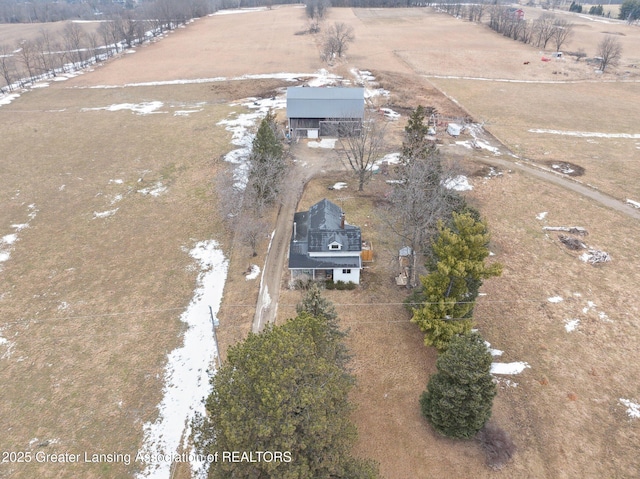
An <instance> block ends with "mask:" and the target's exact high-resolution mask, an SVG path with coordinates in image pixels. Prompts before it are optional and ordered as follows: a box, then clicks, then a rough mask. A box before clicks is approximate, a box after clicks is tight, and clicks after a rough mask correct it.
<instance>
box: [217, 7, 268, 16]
mask: <svg viewBox="0 0 640 479" xmlns="http://www.w3.org/2000/svg"><path fill="white" fill-rule="evenodd" d="M266 9H267V7H252V8H230V9H228V10H218V11H217V12H214V13H212V14H211V15H209V16H210V17H214V16H218V15H237V14H239V13H252V12H261V11H264V10H266Z"/></svg>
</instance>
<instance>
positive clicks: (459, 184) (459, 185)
mask: <svg viewBox="0 0 640 479" xmlns="http://www.w3.org/2000/svg"><path fill="white" fill-rule="evenodd" d="M444 187H445V188H446V189H448V190H455V191H468V190H472V189H473V186H471V185H470V184H469V179H468V178H467V177H466V176H464V175H458V176H455V177H453V178H449V179H447V180H444Z"/></svg>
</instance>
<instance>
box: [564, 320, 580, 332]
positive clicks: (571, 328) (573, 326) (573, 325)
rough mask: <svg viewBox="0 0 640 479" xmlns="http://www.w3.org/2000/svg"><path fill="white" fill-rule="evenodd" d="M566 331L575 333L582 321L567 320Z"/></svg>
mask: <svg viewBox="0 0 640 479" xmlns="http://www.w3.org/2000/svg"><path fill="white" fill-rule="evenodd" d="M564 323H565V324H564V329H566V330H567V333H570V332H571V331H575V330H576V329H577V328H578V324H580V320H579V319H567V320H566V321H565V322H564Z"/></svg>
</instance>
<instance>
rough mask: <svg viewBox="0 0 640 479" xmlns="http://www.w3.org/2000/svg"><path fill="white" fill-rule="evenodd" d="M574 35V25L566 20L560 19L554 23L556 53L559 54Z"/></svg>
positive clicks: (553, 38)
mask: <svg viewBox="0 0 640 479" xmlns="http://www.w3.org/2000/svg"><path fill="white" fill-rule="evenodd" d="M572 35H573V23H571V22H568V21H567V20H564V19H558V20H556V21H555V22H553V37H552V40H553V44H554V46H555V47H556V51H557V52H559V51H560V49H561V48H562V45H564V44H565V43H566V42H567V41H568V40H569V39H570V38H571V36H572Z"/></svg>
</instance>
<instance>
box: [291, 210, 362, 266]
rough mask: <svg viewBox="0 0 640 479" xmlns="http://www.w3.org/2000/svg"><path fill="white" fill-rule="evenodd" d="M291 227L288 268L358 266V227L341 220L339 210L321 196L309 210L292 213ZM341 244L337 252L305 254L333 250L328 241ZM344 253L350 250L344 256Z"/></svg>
mask: <svg viewBox="0 0 640 479" xmlns="http://www.w3.org/2000/svg"><path fill="white" fill-rule="evenodd" d="M293 221H294V229H293V235H292V237H291V246H290V248H289V268H291V269H298V268H301V269H312V268H315V269H330V268H335V267H338V268H341V267H342V268H360V267H361V266H362V263H361V259H360V252H361V251H362V235H361V232H360V228H359V227H357V226H354V225H350V224H347V223H345V224H344V228H343V227H341V223H342V209H341V208H340V207H339V206H338V205H336V204H335V203H332V202H331V201H329V200H327V199H324V200H322V201H319V202H318V203H316V204H315V205H313V206H312V207H311V208H309V211H301V212H299V213H296V214H295V215H294V218H293ZM334 242H337V243H339V244H340V245H341V248H340V250H339V251H340V253H342V254H338V255H335V256H333V255H327V256H320V257H318V256H309V253H336V252H337V251H336V250H333V249H331V248H330V247H329V245H330V244H331V243H334ZM344 253H352V254H351V255H350V256H349V255H344Z"/></svg>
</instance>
